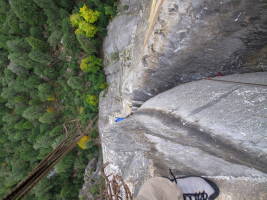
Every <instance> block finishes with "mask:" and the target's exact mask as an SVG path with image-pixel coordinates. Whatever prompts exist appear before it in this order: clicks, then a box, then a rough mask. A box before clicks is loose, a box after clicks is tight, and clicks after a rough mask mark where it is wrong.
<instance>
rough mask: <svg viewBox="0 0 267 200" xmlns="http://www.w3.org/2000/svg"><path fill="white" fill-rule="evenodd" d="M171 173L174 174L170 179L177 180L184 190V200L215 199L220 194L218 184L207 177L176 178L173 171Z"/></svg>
mask: <svg viewBox="0 0 267 200" xmlns="http://www.w3.org/2000/svg"><path fill="white" fill-rule="evenodd" d="M170 173H171V176H172V178H170V181H172V182H175V183H176V185H177V187H178V188H180V189H181V190H182V192H183V197H184V200H214V199H216V198H217V197H218V196H219V193H220V191H219V188H218V187H217V185H216V184H215V183H214V182H212V181H210V180H208V179H206V178H203V177H199V176H184V177H179V178H176V177H175V176H174V175H173V173H172V172H171V171H170Z"/></svg>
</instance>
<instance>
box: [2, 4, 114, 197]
mask: <svg viewBox="0 0 267 200" xmlns="http://www.w3.org/2000/svg"><path fill="white" fill-rule="evenodd" d="M115 10H116V9H115V0H110V1H104V0H103V1H101V0H77V1H72V0H0V24H1V26H0V147H1V151H0V199H2V197H3V196H4V195H6V194H7V193H8V192H9V191H10V190H11V189H12V188H13V187H14V186H15V185H16V184H17V183H18V182H19V181H21V180H22V179H23V178H25V177H26V176H27V175H28V173H29V172H30V171H31V169H32V168H34V167H35V166H36V165H37V164H38V162H40V161H41V160H42V159H43V158H44V157H45V156H46V155H47V154H48V153H49V152H50V151H52V150H53V149H54V148H55V147H56V146H57V144H59V143H60V141H62V140H63V139H64V137H65V134H64V131H63V124H64V123H66V122H68V121H70V120H73V119H79V120H80V121H81V123H82V124H87V123H88V122H89V121H90V120H92V119H93V118H94V117H95V116H96V115H97V114H98V96H99V93H100V92H101V91H102V90H103V89H105V88H106V87H107V84H106V83H105V76H104V73H103V63H102V59H101V56H100V53H99V52H100V49H101V44H102V40H103V38H104V36H105V34H106V27H107V24H108V22H109V20H110V19H111V18H112V17H113V16H114V15H115V13H116V12H115ZM96 137H97V130H95V131H93V132H92V133H90V136H89V137H88V138H90V139H91V138H96ZM88 138H87V140H89V139H88ZM79 146H80V148H79V147H78V148H75V150H73V151H72V152H71V153H70V154H68V155H67V156H66V157H65V158H64V159H63V160H62V161H61V162H60V163H59V164H57V165H56V167H55V168H54V169H53V171H52V172H50V174H49V175H48V176H47V177H46V178H44V179H43V180H42V181H41V182H40V183H39V184H38V185H37V186H36V187H35V188H34V189H33V191H32V192H31V193H30V194H29V195H27V196H26V198H25V199H26V200H30V199H32V200H33V199H34V200H52V199H53V200H56V199H58V200H60V199H66V200H74V199H79V197H78V196H79V195H78V193H79V189H80V188H81V185H82V182H83V171H84V169H85V167H86V164H87V163H88V161H89V160H90V159H93V158H94V157H97V156H98V148H97V146H96V145H95V144H94V143H93V142H90V141H89V143H87V144H85V143H84V142H83V143H82V144H79Z"/></svg>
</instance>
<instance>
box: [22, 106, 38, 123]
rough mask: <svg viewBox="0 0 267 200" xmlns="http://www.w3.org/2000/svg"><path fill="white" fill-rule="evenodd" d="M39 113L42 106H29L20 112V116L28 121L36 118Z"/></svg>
mask: <svg viewBox="0 0 267 200" xmlns="http://www.w3.org/2000/svg"><path fill="white" fill-rule="evenodd" d="M41 115H42V108H41V107H39V106H30V107H28V108H27V109H26V110H25V111H24V112H23V114H22V116H23V117H24V118H25V119H27V120H29V121H34V120H38V119H39V117H40V116H41Z"/></svg>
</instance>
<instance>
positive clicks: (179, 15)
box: [104, 0, 267, 107]
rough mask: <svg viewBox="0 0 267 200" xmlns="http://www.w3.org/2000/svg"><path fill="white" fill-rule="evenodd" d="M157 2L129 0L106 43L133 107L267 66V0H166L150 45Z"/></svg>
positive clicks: (111, 66) (109, 61)
mask: <svg viewBox="0 0 267 200" xmlns="http://www.w3.org/2000/svg"><path fill="white" fill-rule="evenodd" d="M151 2H152V0H151V1H150V0H140V1H129V0H128V1H126V0H123V1H122V6H121V7H122V8H126V9H127V10H122V11H121V13H120V14H119V16H118V17H116V18H115V19H114V20H113V21H112V22H111V24H110V26H109V34H108V37H107V38H106V40H105V43H104V54H105V61H106V73H107V75H108V80H109V82H110V83H111V82H113V81H114V76H113V75H114V73H115V72H118V73H119V75H118V78H117V79H119V80H117V81H120V82H119V87H120V88H121V89H120V92H121V97H122V98H123V99H124V100H125V101H126V100H127V101H130V102H127V105H128V104H129V105H128V106H133V107H138V106H139V104H140V103H142V102H144V101H146V100H147V99H149V98H151V97H153V96H155V95H156V94H159V93H160V92H162V91H165V90H167V89H170V88H172V87H174V86H176V85H177V84H180V83H184V82H188V81H192V80H199V79H202V78H204V77H208V76H215V75H216V74H218V73H221V74H224V75H227V74H233V73H240V72H242V73H243V72H256V71H266V64H267V57H266V55H267V46H266V45H267V9H266V6H267V2H266V1H264V0H254V1H251V0H238V1H233V0H220V1H214V0H194V1H193V0H191V1H183V0H163V4H162V6H161V8H160V9H159V14H158V18H157V19H156V23H155V25H154V26H153V31H152V32H151V34H149V37H148V41H147V43H146V44H144V39H145V37H146V35H147V29H148V27H149V25H150V24H149V22H148V16H149V13H150V12H153V11H152V10H150V4H151ZM111 87H112V86H111ZM133 100H134V101H136V102H133Z"/></svg>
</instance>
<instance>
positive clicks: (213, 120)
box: [99, 0, 267, 200]
mask: <svg viewBox="0 0 267 200" xmlns="http://www.w3.org/2000/svg"><path fill="white" fill-rule="evenodd" d="M151 2H152V0H151V1H150V0H121V3H120V6H119V15H118V16H117V17H116V18H114V20H113V21H112V22H111V24H110V25H109V28H108V36H107V38H106V40H105V42H104V48H103V51H104V56H105V73H106V75H107V82H108V84H109V88H108V90H107V91H105V92H104V93H103V94H102V96H101V98H100V107H99V109H100V113H99V131H100V135H101V140H102V147H103V160H104V162H110V165H109V167H108V168H107V171H108V172H110V173H117V174H120V175H122V176H123V177H124V178H125V180H126V182H127V183H128V184H129V186H130V188H131V190H132V191H133V192H134V193H135V194H136V193H137V191H138V189H139V187H140V185H141V184H142V183H143V182H144V181H145V180H146V179H147V178H149V177H152V176H156V175H165V176H166V175H168V169H169V168H171V169H172V170H173V171H174V172H175V173H176V174H177V176H179V175H189V174H197V175H205V176H208V177H210V178H211V179H214V180H215V181H216V182H217V183H218V184H219V185H220V186H221V190H222V195H221V197H220V199H229V200H241V199H248V200H254V199H255V200H261V199H262V200H265V199H267V192H266V191H267V188H266V187H267V168H266V166H267V160H266V158H267V141H266V135H267V132H266V130H267V120H266V119H267V118H266V116H267V107H266V105H267V89H266V87H265V86H261V84H263V85H264V84H265V85H266V84H267V83H266V82H267V80H266V77H267V74H266V72H263V71H266V70H267V67H266V66H267V56H266V55H267V2H266V1H264V0H255V1H251V0H238V1H233V0H220V1H214V0H191V1H183V0H164V1H163V4H162V6H161V8H160V9H159V13H158V17H157V18H156V23H155V25H153V31H152V32H151V34H149V37H148V41H147V43H146V44H145V43H144V39H145V37H146V35H147V29H148V27H149V26H150V24H149V23H148V18H149V15H150V13H151V12H153V10H151V9H150V5H151ZM248 72H261V73H248ZM240 73H246V74H243V75H240ZM230 74H236V75H230ZM216 75H230V76H223V77H222V78H216V79H223V80H231V81H236V82H248V83H252V84H244V83H243V84H242V83H230V82H222V81H212V80H201V79H204V78H207V77H214V76H216ZM197 80H200V81H197ZM257 84H259V85H257ZM169 89H170V90H169ZM130 114H131V115H130ZM128 115H130V116H129V117H127V119H125V120H123V121H121V122H120V123H115V118H116V117H126V116H128ZM237 192H238V193H237Z"/></svg>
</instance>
